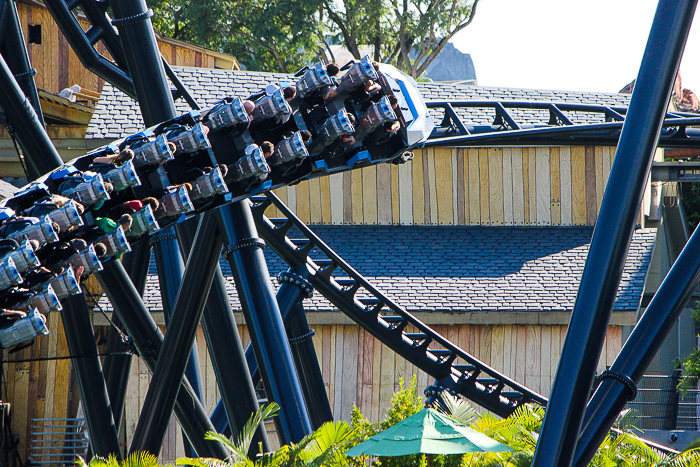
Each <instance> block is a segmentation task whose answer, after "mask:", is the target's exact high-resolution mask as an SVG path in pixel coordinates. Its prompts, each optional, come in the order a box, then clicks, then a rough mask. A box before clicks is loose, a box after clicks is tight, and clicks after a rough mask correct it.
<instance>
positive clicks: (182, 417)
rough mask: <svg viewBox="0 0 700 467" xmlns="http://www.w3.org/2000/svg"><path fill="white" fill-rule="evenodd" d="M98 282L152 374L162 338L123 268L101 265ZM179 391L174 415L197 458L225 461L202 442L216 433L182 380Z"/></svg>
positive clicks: (220, 448)
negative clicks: (209, 435) (205, 437)
mask: <svg viewBox="0 0 700 467" xmlns="http://www.w3.org/2000/svg"><path fill="white" fill-rule="evenodd" d="M97 279H98V280H99V282H100V286H102V289H103V290H104V291H105V293H106V294H107V297H108V298H109V300H110V302H112V305H113V306H114V313H115V314H116V315H117V316H118V317H119V319H120V320H121V322H122V323H123V324H124V328H125V329H126V332H127V333H128V334H129V337H131V338H132V339H133V341H134V345H135V346H136V349H137V350H138V352H139V356H140V357H141V358H142V359H143V361H144V363H146V366H147V367H148V370H149V371H150V372H151V373H153V371H154V370H155V367H156V361H157V359H158V355H159V354H160V351H161V347H162V345H163V335H162V334H161V332H160V330H159V329H158V326H157V325H156V323H155V321H154V320H153V317H152V316H151V314H150V313H149V312H148V309H147V308H146V306H145V305H144V304H143V301H142V300H141V296H140V295H139V293H138V291H137V290H136V288H135V287H134V284H133V283H132V282H131V280H130V279H129V276H128V275H127V274H126V271H125V270H124V267H123V266H122V265H121V263H120V262H118V261H112V262H109V263H107V264H105V265H104V270H103V271H101V272H99V273H97ZM179 388H180V390H179V391H178V393H177V400H176V404H175V409H174V413H175V417H177V420H178V422H179V423H180V426H181V427H182V429H183V431H184V432H185V434H186V435H187V439H188V440H189V441H190V443H191V444H192V446H193V447H194V449H195V451H197V454H198V455H199V456H202V457H216V458H219V459H225V458H226V457H227V456H228V452H227V451H226V450H225V449H224V447H223V446H221V445H220V444H219V443H217V442H214V441H207V440H205V439H204V435H205V434H206V432H207V431H215V429H214V426H213V425H212V424H211V422H210V421H209V416H208V415H207V412H206V410H205V409H204V406H203V405H202V403H201V402H200V401H199V399H198V398H197V397H196V396H195V395H194V391H193V389H192V386H190V384H189V382H187V380H186V379H184V378H183V379H182V380H181V381H180V382H179Z"/></svg>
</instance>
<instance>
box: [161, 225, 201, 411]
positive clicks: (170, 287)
mask: <svg viewBox="0 0 700 467" xmlns="http://www.w3.org/2000/svg"><path fill="white" fill-rule="evenodd" d="M189 222H192V221H189ZM195 222H196V221H195ZM195 230H196V227H195ZM149 242H150V244H151V245H154V251H155V257H156V269H157V270H158V283H159V284H160V299H161V302H162V304H163V314H164V315H165V327H166V334H167V328H168V327H169V326H170V320H171V319H172V317H173V309H174V307H175V300H177V293H178V291H179V290H180V287H181V286H182V277H183V276H184V274H185V264H184V262H183V260H182V255H181V254H180V245H179V244H178V242H177V234H176V233H175V229H174V228H172V227H170V228H168V229H166V230H161V231H159V232H156V233H155V234H153V235H151V238H150V239H149ZM185 376H186V377H187V379H188V380H189V382H190V384H191V385H192V388H193V389H194V392H195V394H197V397H199V400H202V384H201V382H200V381H201V380H200V378H199V353H198V352H197V341H196V340H195V341H194V343H193V346H192V349H191V350H190V358H189V360H188V361H187V371H185Z"/></svg>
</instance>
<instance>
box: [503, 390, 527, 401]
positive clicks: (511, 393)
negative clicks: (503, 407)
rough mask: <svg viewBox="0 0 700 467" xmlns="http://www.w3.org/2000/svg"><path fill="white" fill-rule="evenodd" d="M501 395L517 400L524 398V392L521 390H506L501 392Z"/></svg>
mask: <svg viewBox="0 0 700 467" xmlns="http://www.w3.org/2000/svg"><path fill="white" fill-rule="evenodd" d="M501 395H502V396H503V397H506V398H508V399H516V400H518V399H522V398H523V394H522V393H521V392H517V391H504V392H502V393H501Z"/></svg>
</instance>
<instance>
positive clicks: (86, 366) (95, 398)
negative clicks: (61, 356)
mask: <svg viewBox="0 0 700 467" xmlns="http://www.w3.org/2000/svg"><path fill="white" fill-rule="evenodd" d="M65 305H66V306H65V308H64V309H63V311H62V312H61V319H62V320H63V328H64V330H65V332H66V341H67V342H68V349H69V350H70V354H71V356H73V357H76V358H73V360H72V361H71V363H72V365H73V369H74V371H75V376H76V378H77V380H78V387H79V389H80V399H81V401H82V403H83V408H84V411H85V419H86V421H87V427H88V433H89V434H90V447H91V448H92V452H93V453H95V454H96V455H98V456H100V457H108V456H109V455H110V454H114V455H115V456H117V458H120V457H121V450H120V449H119V438H117V430H116V428H115V425H114V418H113V417H112V408H111V407H110V404H109V398H108V396H107V386H106V385H105V380H104V377H103V375H102V365H100V359H99V357H98V356H97V355H98V352H97V344H96V343H95V334H94V332H93V330H92V321H91V320H90V310H89V309H88V306H87V302H86V301H85V295H84V294H82V293H81V294H79V295H71V296H69V297H68V298H67V299H66V301H65Z"/></svg>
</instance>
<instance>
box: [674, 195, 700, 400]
mask: <svg viewBox="0 0 700 467" xmlns="http://www.w3.org/2000/svg"><path fill="white" fill-rule="evenodd" d="M687 185H692V184H690V183H688V184H687ZM699 215H700V213H699ZM692 316H693V320H694V321H695V323H698V322H700V303H697V304H696V305H695V307H693V310H692ZM696 325H697V324H696ZM681 368H682V369H683V372H682V378H681V380H680V382H679V383H678V390H679V391H681V392H682V393H683V394H685V393H686V392H687V391H688V389H693V388H696V387H697V385H698V381H699V380H700V349H694V350H693V351H692V352H690V354H689V355H688V356H686V357H685V358H684V359H683V361H682V362H681Z"/></svg>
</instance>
